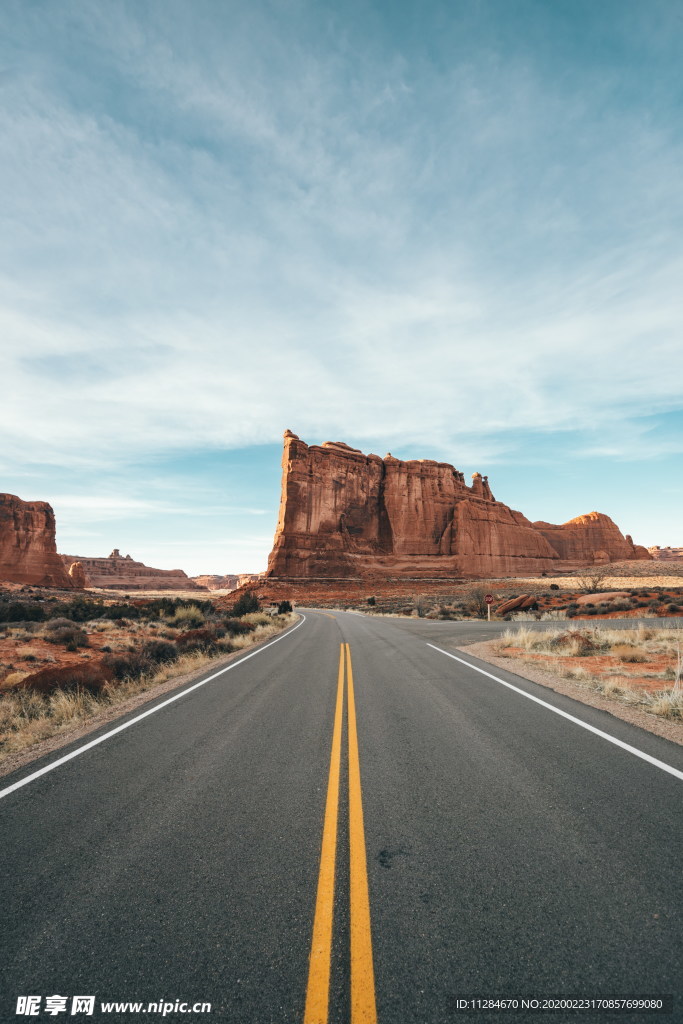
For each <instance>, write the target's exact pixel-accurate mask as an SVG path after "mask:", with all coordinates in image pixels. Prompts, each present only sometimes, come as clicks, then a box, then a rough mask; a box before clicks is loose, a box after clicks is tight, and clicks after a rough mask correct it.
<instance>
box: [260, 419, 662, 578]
mask: <svg viewBox="0 0 683 1024" xmlns="http://www.w3.org/2000/svg"><path fill="white" fill-rule="evenodd" d="M651 558H652V555H651V554H650V553H649V552H648V551H647V550H646V549H645V548H644V547H641V546H639V545H634V543H633V541H632V540H631V538H630V537H629V536H628V535H627V536H624V535H623V534H622V533H621V531H620V530H619V528H618V527H617V526H616V524H615V523H613V522H612V520H611V519H610V518H609V516H606V515H604V514H603V513H601V512H589V513H588V514H587V515H582V516H579V517H577V518H576V519H571V520H569V522H567V523H563V524H562V525H559V526H558V525H555V524H553V523H545V522H536V523H532V522H530V521H529V520H528V519H527V518H526V517H525V516H524V515H522V513H521V512H516V511H514V510H513V509H511V508H509V507H508V506H507V505H505V504H503V503H502V502H500V501H497V500H496V499H495V498H494V496H493V494H492V492H491V487H490V485H489V482H488V478H487V477H486V476H482V475H481V474H480V473H474V474H473V476H472V483H471V485H468V484H467V483H466V482H465V477H464V474H463V473H461V472H460V471H459V470H457V469H455V468H454V467H453V466H451V465H449V464H448V463H446V462H434V461H432V460H430V459H419V460H411V461H407V462H403V461H401V460H400V459H397V458H394V457H393V456H392V455H387V456H386V457H385V458H384V459H382V458H380V456H379V455H364V454H363V453H362V452H361V451H359V450H358V449H356V448H351V447H350V446H349V445H347V444H345V443H344V442H340V441H334V442H326V443H325V444H322V445H310V446H309V445H307V444H306V443H305V442H304V441H302V440H300V438H299V437H297V435H296V434H294V433H292V431H289V430H288V431H286V432H285V436H284V452H283V457H282V494H281V500H280V514H279V519H278V524H277V529H276V533H275V541H274V545H273V550H272V552H271V554H270V558H269V560H268V573H267V576H268V577H269V578H271V579H287V580H313V579H327V580H331V579H336V580H350V579H366V578H373V577H382V578H384V579H392V578H393V579H401V580H407V579H411V580H416V581H417V580H427V579H435V580H436V579H444V578H449V577H450V578H453V577H457V576H476V577H482V576H484V577H485V576H492V577H499V576H520V575H525V574H533V575H535V574H538V573H542V572H548V573H552V572H557V571H567V572H570V571H573V570H575V569H579V568H583V567H585V566H588V565H601V564H607V563H609V562H615V561H624V560H633V559H651Z"/></svg>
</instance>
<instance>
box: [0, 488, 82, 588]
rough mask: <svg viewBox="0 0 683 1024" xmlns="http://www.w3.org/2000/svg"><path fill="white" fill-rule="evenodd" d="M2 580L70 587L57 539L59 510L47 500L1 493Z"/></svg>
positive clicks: (0, 550) (71, 585) (0, 542)
mask: <svg viewBox="0 0 683 1024" xmlns="http://www.w3.org/2000/svg"><path fill="white" fill-rule="evenodd" d="M0 580H1V581H3V582H9V583H28V584H34V585H36V586H43V587H64V588H65V589H70V588H72V587H73V582H72V581H71V580H70V579H69V576H68V574H67V571H66V569H65V567H64V565H63V564H62V560H61V559H60V557H59V555H58V554H57V545H56V542H55V514H54V512H53V511H52V507H51V506H50V505H48V503H47V502H46V501H22V500H21V498H17V496H16V495H14V494H0Z"/></svg>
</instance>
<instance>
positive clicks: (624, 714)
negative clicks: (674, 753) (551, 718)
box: [456, 640, 683, 745]
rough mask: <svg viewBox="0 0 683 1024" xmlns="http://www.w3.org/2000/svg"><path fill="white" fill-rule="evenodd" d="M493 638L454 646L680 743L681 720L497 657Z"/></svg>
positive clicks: (523, 662) (682, 733)
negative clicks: (610, 698) (654, 713)
mask: <svg viewBox="0 0 683 1024" xmlns="http://www.w3.org/2000/svg"><path fill="white" fill-rule="evenodd" d="M496 642H497V641H496V640H483V641H479V642H478V643H473V644H467V645H466V646H464V647H458V648H456V650H458V651H460V653H461V654H469V655H472V656H474V657H475V658H478V659H479V660H480V661H485V662H486V663H487V664H489V665H493V666H495V667H496V668H500V669H504V670H505V671H506V672H512V673H514V674H515V675H517V676H521V678H522V679H528V680H529V682H532V683H538V684H540V685H541V686H545V687H547V689H549V690H555V692H556V693H561V694H563V695H564V696H565V697H571V698H572V699H573V700H578V701H580V702H581V703H582V704H588V705H589V706H590V707H592V708H597V709H598V710H600V711H607V712H608V713H609V714H610V715H613V716H614V717H615V718H620V719H621V720H622V721H623V722H628V723H629V724H630V725H637V726H639V728H641V729H646V730H647V731H648V732H651V733H654V735H655V736H661V737H662V739H665V740H670V741H671V742H672V743H679V744H681V745H683V724H681V723H678V722H672V721H670V720H669V719H666V718H660V717H658V716H657V715H649V714H648V713H647V712H646V711H641V710H640V709H638V708H630V707H627V706H626V705H624V704H619V703H618V702H617V701H613V700H609V699H608V698H607V697H603V696H602V695H601V694H598V693H595V692H594V691H592V690H589V689H588V688H587V687H583V686H579V685H578V684H577V683H573V682H571V680H569V679H562V678H560V677H559V676H557V675H554V674H553V673H552V672H544V671H543V670H542V669H540V668H535V667H533V666H530V665H529V664H527V663H526V662H525V661H521V660H520V659H519V658H501V657H499V656H498V655H496V654H495V652H494V645H495V644H496Z"/></svg>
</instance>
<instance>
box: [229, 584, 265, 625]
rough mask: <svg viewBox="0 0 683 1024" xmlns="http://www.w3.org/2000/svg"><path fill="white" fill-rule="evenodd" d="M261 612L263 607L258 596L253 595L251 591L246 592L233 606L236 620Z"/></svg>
mask: <svg viewBox="0 0 683 1024" xmlns="http://www.w3.org/2000/svg"><path fill="white" fill-rule="evenodd" d="M260 610H261V605H260V604H259V600H258V598H257V596H256V594H252V592H251V591H250V590H246V591H245V592H244V593H243V594H242V595H241V596H240V597H238V599H237V600H236V601H235V603H234V605H233V606H232V614H233V615H234V616H235V617H236V618H240V617H241V616H242V615H248V614H249V612H258V611H260Z"/></svg>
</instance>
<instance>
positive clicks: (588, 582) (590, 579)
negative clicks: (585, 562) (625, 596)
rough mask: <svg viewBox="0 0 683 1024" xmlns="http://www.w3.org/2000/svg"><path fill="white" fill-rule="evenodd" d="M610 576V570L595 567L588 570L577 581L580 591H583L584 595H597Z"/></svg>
mask: <svg viewBox="0 0 683 1024" xmlns="http://www.w3.org/2000/svg"><path fill="white" fill-rule="evenodd" d="M608 576H609V569H608V568H604V567H602V566H595V567H593V568H592V569H588V570H587V571H586V572H585V573H584V574H583V575H582V576H579V577H578V579H577V582H578V584H579V589H580V590H582V591H583V592H584V594H597V592H598V591H599V590H601V589H602V585H603V583H604V582H605V580H606V579H607V577H608Z"/></svg>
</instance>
